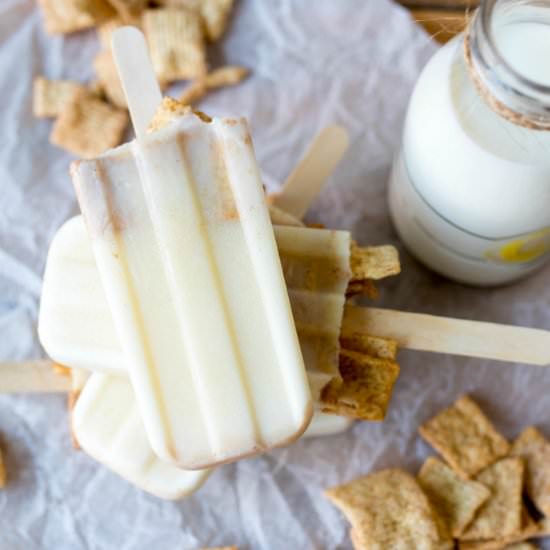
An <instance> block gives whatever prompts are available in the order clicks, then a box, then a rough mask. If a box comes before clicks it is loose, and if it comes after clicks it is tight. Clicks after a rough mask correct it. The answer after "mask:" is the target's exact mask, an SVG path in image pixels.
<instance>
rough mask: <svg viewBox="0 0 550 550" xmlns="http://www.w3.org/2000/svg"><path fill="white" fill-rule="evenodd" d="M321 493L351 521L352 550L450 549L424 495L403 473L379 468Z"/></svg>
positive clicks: (410, 478) (445, 535) (406, 474)
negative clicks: (377, 470)
mask: <svg viewBox="0 0 550 550" xmlns="http://www.w3.org/2000/svg"><path fill="white" fill-rule="evenodd" d="M325 495H326V496H327V497H328V498H329V499H330V501H331V502H332V503H333V504H334V505H335V506H337V507H338V508H340V510H341V511H342V512H343V514H344V515H345V516H346V517H347V519H348V520H349V522H350V523H351V525H352V528H353V543H354V546H355V548H356V549H357V548H369V549H372V550H389V549H390V548H391V549H392V550H406V549H410V548H422V549H424V550H431V549H433V550H436V549H437V550H444V549H447V548H448V549H451V548H453V543H452V541H451V539H450V537H449V534H448V533H447V532H446V531H445V529H444V526H443V524H442V523H441V522H440V521H439V519H438V518H437V516H436V513H435V511H434V509H433V508H432V506H431V504H430V502H429V501H428V499H427V497H426V495H425V494H424V493H423V492H422V489H421V488H420V486H419V485H418V483H417V482H416V480H415V479H414V477H412V476H411V475H410V474H408V473H407V472H404V471H402V470H393V469H390V470H382V471H380V472H377V473H374V474H371V475H368V476H364V477H360V478H358V479H355V480H354V481H351V482H350V483H347V484H345V485H340V486H339V487H334V488H332V489H329V490H327V491H326V492H325Z"/></svg>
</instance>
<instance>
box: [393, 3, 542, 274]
mask: <svg viewBox="0 0 550 550" xmlns="http://www.w3.org/2000/svg"><path fill="white" fill-rule="evenodd" d="M389 203H390V213H391V216H392V219H393V222H394V225H395V227H396V229H397V231H398V233H399V235H400V237H401V239H402V240H403V242H404V243H405V245H406V246H407V247H408V248H409V250H410V251H411V252H412V253H413V254H414V255H415V256H416V257H417V258H418V259H420V260H421V261H422V262H424V263H425V264H426V265H428V266H429V267H431V268H432V269H434V270H435V271H438V272H439V273H442V274H443V275H446V276H448V277H450V278H452V279H455V280H458V281H462V282H466V283H470V284H477V285H494V284H501V283H506V282H510V281H513V280H515V279H518V278H520V277H523V276H525V275H527V274H529V273H531V272H532V271H534V270H536V269H537V268H539V267H540V266H541V265H542V264H543V263H544V262H546V261H547V260H548V259H550V0H538V1H537V0H532V1H528V0H527V1H526V0H486V1H484V2H482V4H481V7H480V8H479V10H478V11H477V12H476V14H475V16H474V17H473V19H472V21H471V23H470V25H469V29H468V30H467V31H466V34H465V35H461V36H459V37H457V38H455V39H454V40H452V41H451V42H449V43H448V44H447V45H446V46H444V47H443V48H441V49H440V50H439V51H438V52H437V53H436V54H435V55H434V56H433V58H432V59H431V60H430V61H429V63H428V64H427V66H426V67H425V68H424V70H423V72H422V74H421V76H420V78H419V80H418V82H417V84H416V87H415V90H414V92H413V95H412V98H411V101H410V104H409V110H408V114H407V118H406V122H405V128H404V132H403V141H402V146H401V150H400V152H399V154H398V155H397V157H396V159H395V162H394V166H393V170H392V175H391V178H390V184H389Z"/></svg>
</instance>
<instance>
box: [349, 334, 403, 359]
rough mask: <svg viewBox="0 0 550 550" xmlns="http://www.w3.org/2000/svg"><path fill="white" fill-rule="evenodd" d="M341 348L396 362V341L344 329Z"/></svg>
mask: <svg viewBox="0 0 550 550" xmlns="http://www.w3.org/2000/svg"><path fill="white" fill-rule="evenodd" d="M340 346H341V347H342V348H345V349H348V350H351V351H358V352H360V353H364V354H365V355H369V356H370V357H378V358H379V359H390V360H392V361H395V359H396V357H397V342H396V341H395V340H392V339H390V338H382V337H380V336H372V335H370V334H365V333H362V332H353V331H348V330H346V329H342V332H341V333H340Z"/></svg>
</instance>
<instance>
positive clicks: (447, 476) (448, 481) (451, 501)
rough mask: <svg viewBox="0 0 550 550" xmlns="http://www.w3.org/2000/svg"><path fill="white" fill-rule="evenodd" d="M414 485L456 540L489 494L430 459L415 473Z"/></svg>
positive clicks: (436, 460)
mask: <svg viewBox="0 0 550 550" xmlns="http://www.w3.org/2000/svg"><path fill="white" fill-rule="evenodd" d="M418 482H419V483H420V486H421V487H422V489H423V490H424V492H425V493H426V495H427V496H428V498H429V499H430V502H431V503H432V505H433V507H434V508H435V509H436V510H437V512H438V513H439V515H440V516H441V517H442V518H443V520H444V521H445V523H446V525H447V527H448V529H449V531H450V533H451V534H452V535H453V537H458V536H459V535H461V534H462V532H463V531H464V529H465V528H466V527H467V526H468V525H469V524H470V522H471V521H472V520H473V518H474V516H475V513H476V512H477V510H478V509H479V507H480V506H481V505H482V504H483V503H484V502H485V501H487V500H488V498H489V497H490V496H491V492H490V491H489V489H487V487H485V486H484V485H482V484H481V483H478V482H477V481H470V480H468V481H466V480H464V479H462V478H461V477H460V476H459V475H458V474H457V473H456V472H455V471H454V470H452V469H451V468H449V466H447V465H446V464H443V462H441V461H440V460H438V459H437V458H434V457H429V458H428V459H427V460H426V462H424V465H423V466H422V468H421V470H420V473H419V474H418Z"/></svg>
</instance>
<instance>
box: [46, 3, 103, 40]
mask: <svg viewBox="0 0 550 550" xmlns="http://www.w3.org/2000/svg"><path fill="white" fill-rule="evenodd" d="M38 4H39V5H40V7H41V8H42V13H43V14H44V23H45V26H46V30H47V31H48V32H49V33H51V34H57V33H69V32H75V31H79V30H82V29H87V28H89V27H93V26H95V25H97V24H98V23H101V22H102V21H105V20H106V19H108V18H109V17H112V16H113V15H114V10H113V8H112V6H111V5H110V4H109V3H108V2H107V0H38Z"/></svg>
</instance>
